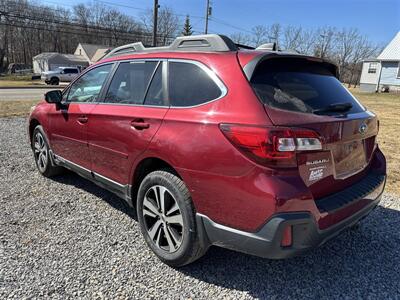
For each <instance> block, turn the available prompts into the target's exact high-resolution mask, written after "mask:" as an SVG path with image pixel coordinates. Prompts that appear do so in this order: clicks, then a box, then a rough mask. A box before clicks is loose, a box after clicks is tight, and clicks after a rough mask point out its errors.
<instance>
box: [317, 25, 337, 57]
mask: <svg viewBox="0 0 400 300" xmlns="http://www.w3.org/2000/svg"><path fill="white" fill-rule="evenodd" d="M316 37H317V40H316V44H315V47H314V55H315V56H317V57H320V58H326V57H328V56H330V55H331V50H332V48H333V44H334V38H335V29H334V28H332V27H323V28H318V29H317V32H316Z"/></svg>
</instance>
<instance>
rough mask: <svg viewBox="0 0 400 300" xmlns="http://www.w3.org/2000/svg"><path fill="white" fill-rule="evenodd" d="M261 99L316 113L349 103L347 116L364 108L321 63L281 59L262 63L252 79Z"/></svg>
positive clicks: (281, 105) (284, 106) (280, 107)
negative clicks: (335, 105) (339, 104)
mask: <svg viewBox="0 0 400 300" xmlns="http://www.w3.org/2000/svg"><path fill="white" fill-rule="evenodd" d="M250 83H251V85H252V87H253V89H254V90H255V92H256V94H257V95H258V97H259V98H260V100H261V101H262V102H263V103H264V104H265V105H267V106H270V107H274V108H278V109H283V110H289V111H295V112H302V113H314V112H315V111H318V110H321V109H324V108H327V107H329V106H330V105H333V104H337V103H350V104H351V106H352V107H351V109H349V110H348V111H346V113H358V112H362V111H363V110H364V108H363V107H362V106H361V105H360V104H359V102H358V101H357V100H356V99H355V98H354V97H353V96H352V95H351V94H350V93H349V92H348V91H347V90H346V88H344V87H343V85H342V84H341V83H340V81H339V80H338V79H337V78H336V77H335V76H334V74H333V73H332V71H331V70H330V69H329V68H328V67H327V66H326V65H325V64H324V63H320V62H313V61H308V60H306V59H297V58H278V59H270V60H266V61H264V62H261V63H260V65H259V66H257V68H256V69H255V72H254V74H253V76H252V78H251V80H250Z"/></svg>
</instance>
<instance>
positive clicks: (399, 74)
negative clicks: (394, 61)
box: [397, 61, 400, 78]
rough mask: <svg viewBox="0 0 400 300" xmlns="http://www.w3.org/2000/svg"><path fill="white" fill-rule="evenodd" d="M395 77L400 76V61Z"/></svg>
mask: <svg viewBox="0 0 400 300" xmlns="http://www.w3.org/2000/svg"><path fill="white" fill-rule="evenodd" d="M397 78H400V61H399V64H398V68H397Z"/></svg>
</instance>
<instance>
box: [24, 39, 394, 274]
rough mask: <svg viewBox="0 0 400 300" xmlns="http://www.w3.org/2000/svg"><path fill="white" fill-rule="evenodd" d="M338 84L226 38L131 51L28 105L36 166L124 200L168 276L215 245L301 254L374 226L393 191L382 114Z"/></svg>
mask: <svg viewBox="0 0 400 300" xmlns="http://www.w3.org/2000/svg"><path fill="white" fill-rule="evenodd" d="M337 75H338V74H337V68H336V66H335V65H333V64H331V63H329V62H327V61H324V60H321V59H319V58H315V57H308V56H303V55H297V54H293V53H285V52H280V51H274V49H270V48H269V46H268V45H266V46H263V47H261V49H255V50H242V49H240V48H239V47H238V46H237V45H235V44H234V43H233V42H232V41H231V40H229V39H228V38H226V37H225V36H220V35H204V36H191V37H180V38H177V39H176V40H175V41H174V42H173V43H172V44H171V46H169V47H161V48H144V47H143V45H142V44H141V43H135V44H130V45H127V46H123V47H120V48H117V49H115V50H113V51H112V52H111V53H110V54H109V55H108V57H107V58H105V59H103V60H102V61H101V62H99V63H97V64H95V65H93V66H92V67H90V68H88V69H87V70H85V72H84V73H83V74H82V75H80V76H79V77H78V78H77V79H76V80H75V81H73V82H72V83H71V84H70V85H69V86H68V87H67V88H65V89H64V91H63V92H60V91H51V92H48V93H47V94H46V97H45V100H46V101H42V102H41V103H39V104H38V105H37V106H36V107H35V108H34V109H33V111H32V113H31V115H30V117H29V136H30V139H31V145H32V149H33V153H34V157H35V161H36V164H37V168H38V170H39V172H40V173H42V174H43V175H44V176H48V177H50V176H52V175H55V174H57V173H58V172H59V171H61V170H62V169H63V168H67V169H70V170H73V171H75V172H76V173H78V174H80V175H81V176H83V177H85V178H87V179H90V180H92V181H93V182H95V183H96V184H98V185H99V186H100V187H103V188H106V189H108V190H110V191H112V192H114V193H115V194H117V195H118V196H120V197H122V198H123V199H125V200H126V201H127V202H128V203H129V204H130V205H131V206H132V207H136V211H137V215H138V220H139V224H140V228H141V231H142V233H143V236H144V239H145V240H146V242H147V244H148V246H149V247H150V248H151V250H152V251H153V252H154V253H155V254H156V255H157V256H158V257H159V258H160V259H161V260H162V261H164V262H165V263H167V264H169V265H172V266H182V265H185V264H188V263H190V262H192V261H194V260H196V259H197V258H199V257H200V256H201V255H203V254H204V253H205V251H206V250H207V248H208V247H209V246H210V245H218V246H222V247H226V248H229V249H234V250H237V251H241V252H245V253H249V254H253V255H257V256H261V257H266V258H286V257H291V256H293V255H297V254H301V253H303V252H305V251H306V250H309V249H312V248H315V247H317V246H319V245H321V244H323V243H325V242H326V241H327V240H329V239H330V238H332V237H333V236H335V235H337V234H338V233H340V232H341V231H342V230H344V229H346V228H347V227H350V226H353V225H355V224H356V223H357V222H358V221H359V220H360V219H362V218H363V217H365V216H366V215H367V214H368V213H369V212H370V211H371V210H373V209H374V208H375V207H376V205H377V204H378V202H379V200H380V197H381V195H382V192H383V189H384V185H385V180H386V162H385V157H384V156H383V154H382V152H381V151H380V150H379V148H378V145H377V142H376V136H377V133H378V128H379V123H378V120H377V117H376V116H375V115H374V114H373V113H372V112H370V111H368V110H367V109H366V108H365V107H363V106H362V105H361V104H360V103H359V102H358V101H357V99H355V98H354V97H353V96H352V95H351V94H350V93H349V92H348V91H347V90H346V89H345V88H344V87H343V86H342V84H341V83H340V82H339V80H338V79H337Z"/></svg>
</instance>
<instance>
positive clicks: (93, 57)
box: [74, 43, 112, 64]
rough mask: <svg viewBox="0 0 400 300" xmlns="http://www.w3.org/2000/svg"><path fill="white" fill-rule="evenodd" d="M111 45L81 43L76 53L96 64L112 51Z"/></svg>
mask: <svg viewBox="0 0 400 300" xmlns="http://www.w3.org/2000/svg"><path fill="white" fill-rule="evenodd" d="M110 49H112V48H110V47H107V46H104V45H93V44H83V43H79V44H78V46H77V47H76V50H75V53H74V55H77V56H81V57H83V58H84V59H85V60H86V61H87V62H88V63H89V64H94V63H95V62H97V61H99V60H100V59H102V58H103V56H104V55H106V54H107V53H108V52H109V51H110Z"/></svg>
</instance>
